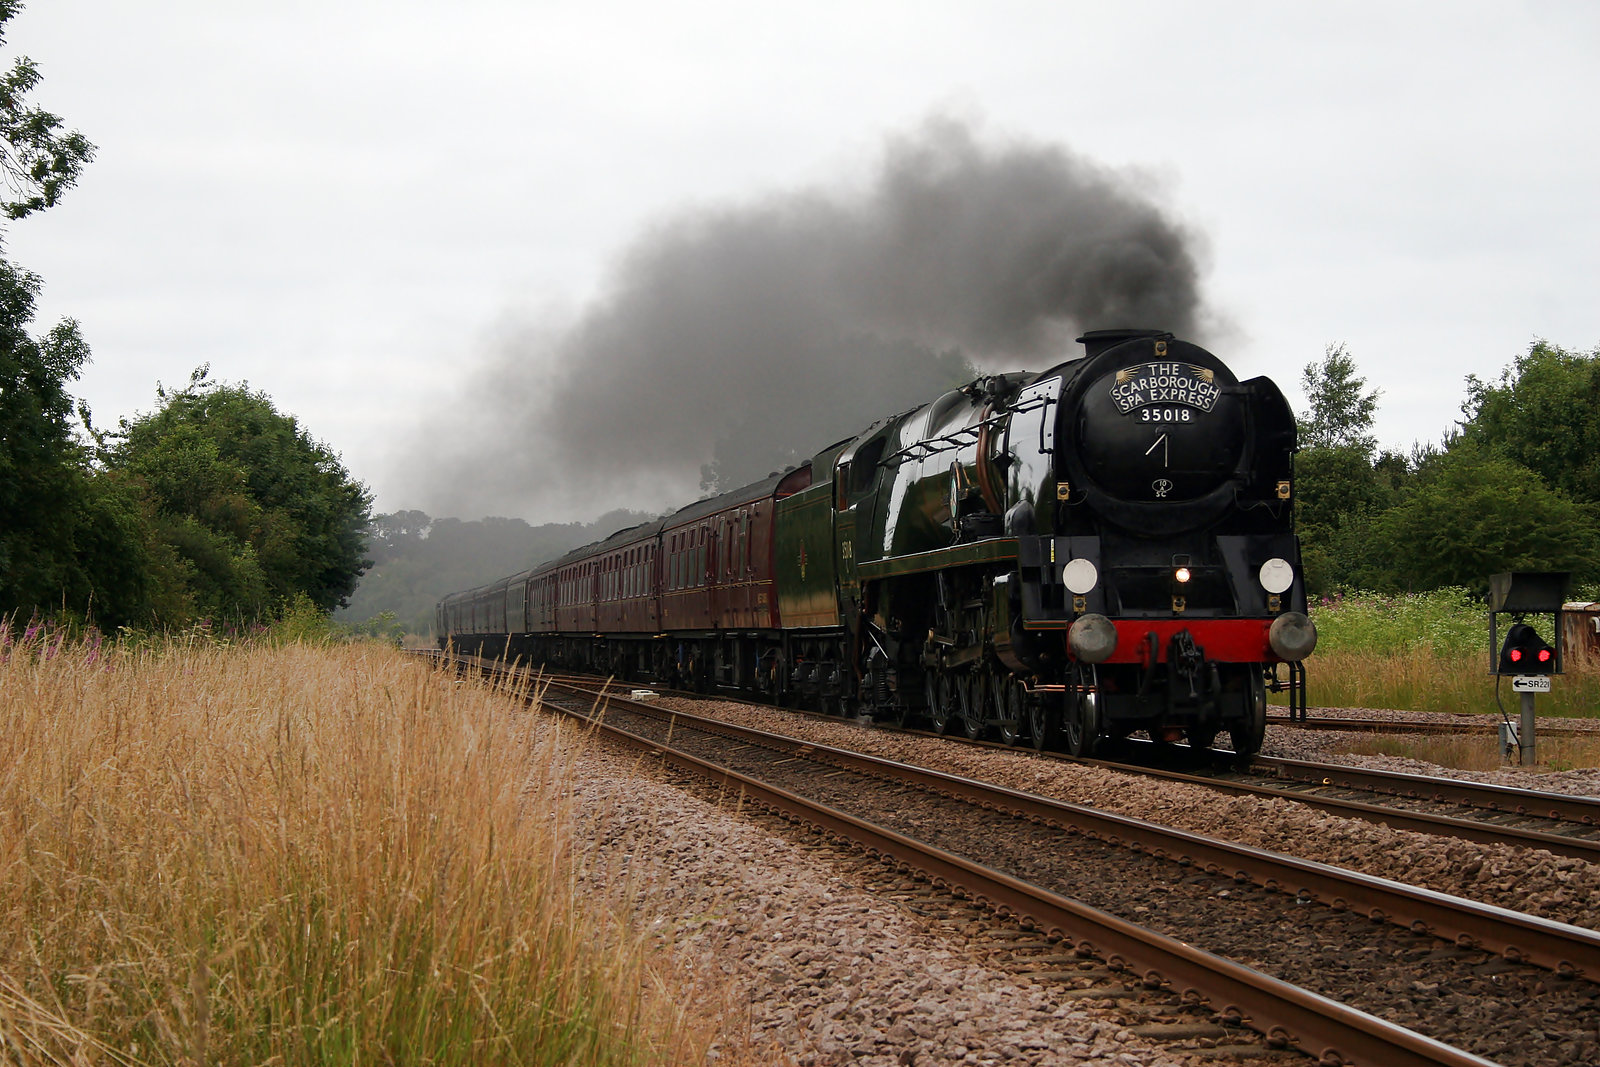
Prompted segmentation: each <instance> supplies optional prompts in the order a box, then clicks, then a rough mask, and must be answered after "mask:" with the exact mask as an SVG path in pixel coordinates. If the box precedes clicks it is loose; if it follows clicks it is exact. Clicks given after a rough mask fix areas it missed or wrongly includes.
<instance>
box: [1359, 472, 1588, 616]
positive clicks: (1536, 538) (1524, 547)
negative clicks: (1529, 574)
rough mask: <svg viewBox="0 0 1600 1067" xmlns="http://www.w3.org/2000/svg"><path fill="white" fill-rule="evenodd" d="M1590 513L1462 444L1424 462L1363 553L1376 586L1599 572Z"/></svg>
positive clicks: (1474, 583)
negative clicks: (1376, 570) (1379, 574)
mask: <svg viewBox="0 0 1600 1067" xmlns="http://www.w3.org/2000/svg"><path fill="white" fill-rule="evenodd" d="M1595 518H1596V509H1595V508H1594V507H1593V506H1592V505H1588V504H1583V503H1579V502H1576V501H1574V500H1573V499H1572V498H1571V497H1569V496H1568V495H1567V494H1565V493H1563V492H1561V491H1560V490H1558V489H1552V488H1551V487H1549V486H1548V485H1546V484H1545V483H1544V481H1543V480H1542V479H1541V478H1540V477H1539V476H1538V475H1537V474H1536V473H1535V472H1533V471H1531V470H1529V469H1528V468H1527V467H1524V466H1522V465H1521V464H1519V463H1517V462H1515V461H1513V460H1510V459H1507V458H1505V457H1504V456H1502V455H1498V454H1496V453H1495V452H1494V451H1493V450H1490V449H1484V448H1480V447H1478V446H1476V445H1473V444H1470V443H1464V444H1458V445H1457V447H1455V448H1452V449H1450V450H1449V451H1448V452H1445V453H1443V454H1441V455H1438V456H1435V457H1433V458H1431V459H1430V460H1429V461H1428V462H1427V463H1426V464H1424V466H1423V467H1422V470H1421V471H1420V472H1419V474H1418V485H1417V486H1416V488H1415V490H1414V491H1413V492H1411V493H1410V494H1409V495H1408V496H1407V497H1406V499H1404V500H1403V501H1401V502H1400V503H1399V504H1396V505H1395V506H1394V507H1393V508H1392V509H1390V510H1389V511H1388V512H1387V513H1386V514H1384V515H1383V516H1382V517H1381V518H1380V519H1379V520H1378V521H1377V522H1376V523H1375V524H1374V533H1375V534H1376V536H1375V538H1374V540H1373V543H1372V549H1373V551H1374V552H1375V553H1376V554H1380V555H1382V556H1384V557H1386V558H1385V561H1384V565H1385V567H1386V569H1387V576H1386V578H1387V580H1386V581H1385V582H1384V583H1383V584H1385V585H1388V586H1391V587H1397V588H1404V589H1435V588H1439V587H1441V586H1447V585H1457V586H1463V587H1466V588H1469V589H1484V588H1487V585H1488V578H1489V575H1491V574H1496V573H1499V572H1501V571H1510V570H1558V571H1559V570H1570V571H1572V572H1573V575H1574V577H1575V579H1576V580H1577V581H1579V582H1586V581H1590V580H1593V579H1594V578H1595V577H1596V576H1597V575H1600V545H1597V543H1596V540H1595V538H1594V536H1593V531H1594V527H1595Z"/></svg>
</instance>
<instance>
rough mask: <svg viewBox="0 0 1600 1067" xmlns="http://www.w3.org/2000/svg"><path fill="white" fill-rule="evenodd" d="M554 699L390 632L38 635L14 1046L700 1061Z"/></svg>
mask: <svg viewBox="0 0 1600 1067" xmlns="http://www.w3.org/2000/svg"><path fill="white" fill-rule="evenodd" d="M534 718H535V717H533V716H517V715H511V714H508V713H507V704H506V701H505V700H504V698H503V697H501V696H497V695H496V694H493V693H491V692H489V691H487V690H486V689H484V688H482V687H480V686H478V685H476V684H469V683H456V682H454V681H453V680H452V678H451V677H450V676H448V675H444V674H439V673H435V672H432V671H430V670H429V669H428V668H426V667H424V666H422V665H420V664H417V663H415V662H412V661H408V660H406V659H404V657H402V656H401V655H400V654H399V653H397V652H395V651H393V650H390V649H386V648H382V647H378V646H375V645H356V646H342V647H334V648H309V647H305V646H289V647H286V648H280V649H271V648H266V647H262V648H244V649H237V648H236V649H216V648H211V647H205V646H200V647H188V648H182V647H180V648H169V649H166V650H149V649H143V650H140V649H109V650H106V649H91V648H88V647H74V646H71V645H63V644H62V643H60V642H59V641H47V640H43V639H38V638H36V639H35V640H34V641H33V642H32V644H31V645H28V646H23V647H18V646H15V645H13V646H12V647H10V648H9V649H8V650H7V651H6V652H5V654H4V660H3V662H0V1062H17V1063H22V1064H42V1063H62V1064H66V1063H71V1064H80V1063H116V1064H133V1063H152V1064H200V1063H216V1064H245V1063H251V1064H256V1063H269V1062H270V1063H274V1064H283V1065H294V1064H325V1063H351V1064H360V1063H432V1064H451V1063H459V1064H469V1063H470V1064H494V1063H519V1064H545V1063H548V1064H556V1063H560V1064H633V1063H656V1062H660V1063H668V1062H690V1061H696V1060H700V1059H701V1058H702V1056H703V1052H704V1048H703V1044H701V1043H702V1042H703V1041H704V1040H705V1039H704V1038H703V1037H702V1036H699V1035H698V1031H697V1030H696V1028H695V1026H694V1024H693V1021H692V1020H690V1019H688V1017H687V1016H686V1015H685V1014H684V1013H683V1012H682V1010H681V1009H680V1008H679V1007H677V1006H675V1005H674V1004H672V1003H671V1001H670V997H668V996H662V995H652V994H651V993H650V991H651V990H654V989H657V988H659V987H658V986H657V984H656V981H655V977H654V974H653V972H652V971H651V966H652V964H651V958H650V956H649V955H648V953H647V951H646V950H645V949H643V948H641V947H640V946H641V944H642V943H641V942H638V941H636V940H630V938H629V937H628V936H627V934H626V933H625V930H624V928H623V926H622V925H619V924H618V923H615V922H611V921H608V920H607V918H606V916H604V915H603V914H599V913H597V911H596V910H595V909H594V908H591V907H588V906H587V904H586V902H584V901H581V900H578V899H575V880H574V873H573V865H572V863H571V862H570V860H571V856H570V855H569V851H570V850H569V842H568V841H567V840H566V838H565V836H564V827H565V826H566V819H565V817H564V813H563V811H562V806H563V803H564V801H563V797H564V796H565V795H566V789H565V788H564V787H563V784H562V781H563V775H564V774H566V773H567V769H568V764H567V759H566V756H565V754H564V749H565V748H566V747H567V746H566V745H565V742H564V741H563V740H562V738H561V737H560V735H559V734H557V733H552V732H551V731H549V730H548V729H546V730H542V731H540V732H539V733H537V734H536V733H535V732H534V730H533V728H532V726H531V722H532V721H533V720H534Z"/></svg>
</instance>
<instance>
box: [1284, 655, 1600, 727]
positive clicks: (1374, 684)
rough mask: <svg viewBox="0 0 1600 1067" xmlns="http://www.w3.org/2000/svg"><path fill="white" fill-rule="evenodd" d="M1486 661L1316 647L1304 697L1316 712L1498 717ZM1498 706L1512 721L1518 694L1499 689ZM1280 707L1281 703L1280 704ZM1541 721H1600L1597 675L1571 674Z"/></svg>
mask: <svg viewBox="0 0 1600 1067" xmlns="http://www.w3.org/2000/svg"><path fill="white" fill-rule="evenodd" d="M1488 670H1489V656H1488V653H1487V652H1486V651H1484V652H1478V653H1477V654H1475V655H1473V654H1461V653H1441V652H1437V651H1435V650H1434V649H1432V648H1430V647H1427V646H1412V647H1409V648H1397V649H1395V650H1393V651H1391V652H1372V651H1370V650H1353V649H1328V650H1323V649H1318V650H1317V651H1316V652H1315V653H1313V654H1312V655H1311V656H1310V658H1308V659H1307V660H1306V676H1307V681H1308V688H1307V697H1308V700H1309V703H1310V704H1311V705H1312V706H1314V707H1331V708H1404V709H1410V710H1414V711H1437V712H1481V713H1485V714H1493V715H1494V716H1495V717H1496V718H1498V717H1499V715H1500V710H1499V706H1498V705H1497V704H1496V703H1495V678H1494V676H1493V675H1491V674H1489V673H1488ZM1499 688H1500V703H1501V704H1503V705H1504V706H1505V709H1506V711H1507V712H1508V713H1509V714H1510V715H1511V716H1512V717H1513V718H1515V717H1516V715H1517V709H1518V707H1519V705H1518V703H1517V701H1518V694H1516V693H1513V692H1512V691H1511V681H1510V679H1503V680H1502V681H1501V682H1500V684H1499ZM1278 699H1279V701H1280V702H1281V700H1282V698H1278ZM1537 707H1538V712H1539V714H1540V715H1571V716H1594V715H1600V676H1597V675H1593V674H1579V673H1568V674H1563V675H1560V676H1559V677H1556V678H1554V679H1553V680H1552V683H1551V691H1550V692H1548V693H1541V694H1539V695H1538V697H1537Z"/></svg>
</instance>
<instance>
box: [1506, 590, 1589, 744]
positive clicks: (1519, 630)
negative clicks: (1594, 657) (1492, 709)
mask: <svg viewBox="0 0 1600 1067" xmlns="http://www.w3.org/2000/svg"><path fill="white" fill-rule="evenodd" d="M1570 577H1571V575H1570V574H1568V573H1567V572H1565V571H1512V572H1509V573H1506V574H1494V575H1490V576H1489V656H1490V660H1489V663H1490V673H1491V674H1494V675H1496V676H1502V675H1507V674H1509V675H1511V688H1512V690H1513V691H1514V692H1516V693H1517V694H1519V695H1520V696H1521V698H1522V701H1521V703H1522V707H1521V715H1520V720H1521V721H1520V722H1519V724H1518V731H1517V738H1516V741H1517V747H1518V749H1519V750H1520V751H1521V754H1522V765H1523V766H1524V767H1532V766H1533V765H1534V764H1535V763H1536V762H1537V761H1538V739H1537V737H1536V736H1535V733H1534V703H1533V700H1534V694H1536V693H1548V692H1550V676H1551V675H1553V674H1560V673H1561V605H1562V604H1563V603H1564V602H1565V600H1566V595H1567V581H1568V579H1569V578H1570ZM1502 614H1507V615H1510V616H1511V618H1512V620H1513V621H1512V624H1511V627H1510V628H1509V629H1508V630H1506V639H1505V642H1504V644H1500V642H1499V617H1500V615H1502ZM1528 615H1553V616H1554V617H1555V635H1554V636H1555V639H1556V643H1555V644H1554V645H1551V644H1549V643H1548V642H1546V641H1545V639H1544V638H1542V637H1540V636H1539V632H1538V631H1537V630H1535V629H1534V628H1533V626H1532V625H1531V624H1529V623H1527V622H1526V621H1524V619H1525V617H1526V616H1528ZM1496 645H1499V656H1498V657H1496V655H1495V647H1496Z"/></svg>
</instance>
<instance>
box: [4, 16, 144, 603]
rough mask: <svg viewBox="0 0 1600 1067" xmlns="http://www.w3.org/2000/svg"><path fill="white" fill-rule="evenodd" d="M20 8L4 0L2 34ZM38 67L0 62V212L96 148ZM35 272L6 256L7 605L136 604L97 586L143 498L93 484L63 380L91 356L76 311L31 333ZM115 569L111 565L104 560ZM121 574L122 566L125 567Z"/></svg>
mask: <svg viewBox="0 0 1600 1067" xmlns="http://www.w3.org/2000/svg"><path fill="white" fill-rule="evenodd" d="M20 9H21V5H20V4H17V3H15V2H14V0H0V43H4V40H5V27H6V23H7V22H9V21H10V20H11V19H12V18H13V17H14V16H15V15H16V14H17V12H18V11H19V10H20ZM38 83H39V72H38V69H37V68H36V67H35V66H34V64H33V62H32V61H31V60H29V59H27V58H26V57H24V58H21V59H19V60H17V61H16V63H15V64H14V65H13V66H12V68H11V69H10V70H9V71H8V72H6V73H4V74H0V183H3V185H4V190H3V192H0V215H3V216H4V218H6V219H11V220H15V219H20V218H22V217H24V216H25V215H28V214H31V213H32V212H34V211H39V210H42V209H44V208H46V207H49V206H51V205H52V204H54V203H55V202H56V200H57V199H58V198H59V197H60V196H61V194H62V193H63V192H64V191H65V190H66V189H67V188H69V187H70V186H71V185H72V184H73V183H74V182H75V181H76V180H77V176H78V173H79V171H80V170H81V169H82V168H83V166H84V165H85V164H86V163H88V161H89V159H90V158H91V156H92V155H93V154H94V146H93V145H91V144H90V143H89V142H88V141H87V140H85V139H84V137H83V135H82V134H79V133H76V132H73V133H63V132H62V131H61V120H60V119H58V118H57V117H56V116H54V115H52V114H50V113H49V112H47V111H44V110H43V109H41V108H39V107H37V106H35V105H32V104H30V103H29V102H28V101H27V99H26V98H27V95H28V93H29V92H31V91H32V90H33V89H34V87H35V86H37V85H38ZM41 285H42V282H41V281H40V279H39V277H38V276H37V275H35V274H32V273H30V272H28V271H26V270H23V269H21V268H19V267H17V266H15V265H14V264H12V263H9V262H6V261H4V260H0V613H6V614H9V613H12V612H21V613H24V614H31V613H32V612H34V611H50V610H56V609H60V608H67V609H69V610H72V611H76V612H86V611H88V610H89V609H90V608H91V606H92V605H93V604H94V602H95V597H96V593H97V592H98V593H99V594H100V596H99V601H100V606H101V607H102V608H103V609H105V610H107V611H109V612H110V613H111V614H112V615H113V620H112V621H121V620H120V619H119V618H116V616H117V615H118V614H119V613H121V612H123V611H125V610H137V607H136V606H135V605H134V603H133V602H134V601H137V600H139V599H140V594H139V592H138V588H139V586H140V583H139V582H138V581H134V580H131V579H130V580H118V581H117V582H116V583H115V584H116V585H117V586H118V592H115V593H113V592H111V591H109V590H107V589H98V590H97V588H96V580H95V577H94V575H95V574H96V573H98V572H97V571H96V569H95V568H96V566H97V565H98V563H100V562H104V561H120V560H127V559H131V558H136V556H137V555H138V554H137V553H136V552H134V551H133V550H132V549H131V547H130V543H129V542H128V538H130V537H132V538H135V539H137V537H138V533H139V531H138V524H137V509H136V508H134V509H132V510H130V509H129V508H128V507H126V506H125V505H126V504H127V503H128V502H127V501H126V500H125V499H118V498H116V497H115V495H114V494H108V493H100V492H95V491H94V489H93V487H92V486H91V484H90V477H89V473H88V469H87V454H86V452H85V450H84V449H83V448H82V447H81V445H80V444H79V442H78V441H77V439H76V436H75V434H74V429H73V406H74V405H73V400H72V397H71V395H70V394H69V393H68V391H67V389H68V386H69V385H70V383H71V382H73V381H75V380H76V379H77V377H78V375H79V374H80V373H81V372H82V369H83V366H84V364H85V363H87V362H88V360H89V346H88V345H87V344H85V343H84V340H83V338H82V336H81V335H80V334H79V332H78V324H77V323H76V322H73V321H72V320H71V319H66V320H63V321H62V322H61V323H59V324H58V325H56V326H55V327H53V328H51V329H50V330H48V331H46V332H45V333H44V335H43V336H41V337H35V336H34V335H33V334H32V333H30V331H29V327H30V324H31V323H32V322H33V317H34V311H35V305H36V301H37V299H38V295H39V290H40V287H41ZM108 573H109V572H108ZM121 573H122V576H123V578H124V579H126V578H127V577H128V576H127V572H126V571H125V570H124V571H122V572H121Z"/></svg>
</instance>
